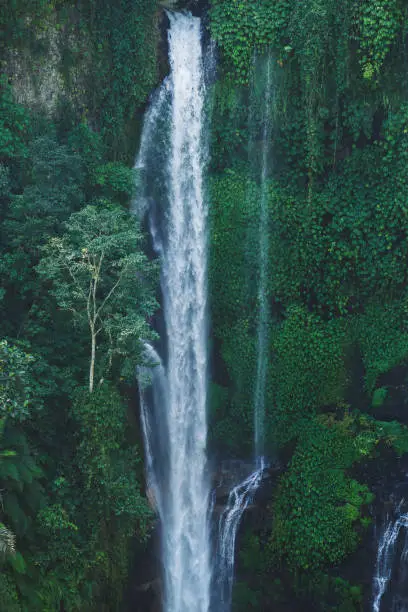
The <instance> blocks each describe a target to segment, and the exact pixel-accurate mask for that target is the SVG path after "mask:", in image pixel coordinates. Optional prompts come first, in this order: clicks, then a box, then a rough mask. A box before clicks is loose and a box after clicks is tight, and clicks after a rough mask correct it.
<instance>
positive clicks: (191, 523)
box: [135, 13, 211, 612]
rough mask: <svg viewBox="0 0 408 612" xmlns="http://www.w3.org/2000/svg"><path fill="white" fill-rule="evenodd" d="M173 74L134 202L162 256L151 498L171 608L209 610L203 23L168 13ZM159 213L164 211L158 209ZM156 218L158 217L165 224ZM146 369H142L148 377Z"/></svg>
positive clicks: (145, 399) (144, 151)
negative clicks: (163, 331) (160, 346)
mask: <svg viewBox="0 0 408 612" xmlns="http://www.w3.org/2000/svg"><path fill="white" fill-rule="evenodd" d="M168 15H169V20H170V29H169V34H168V42H169V61H170V75H169V77H167V78H166V79H165V81H164V82H163V84H162V86H161V87H160V89H159V90H158V92H156V94H155V96H154V97H153V99H152V102H151V105H150V108H149V110H148V112H147V114H146V117H145V124H144V129H143V134H142V139H141V148H140V151H139V156H138V159H137V162H136V168H137V169H138V170H139V174H140V177H139V186H138V188H139V189H138V191H139V193H138V197H137V198H136V201H135V207H136V209H139V213H143V212H145V211H146V209H147V210H148V212H149V222H150V229H151V234H152V238H153V246H154V248H155V250H156V252H157V253H158V254H159V255H160V256H161V290H162V298H163V310H164V320H165V328H166V342H165V343H164V342H163V343H162V344H165V345H166V349H165V350H161V351H160V352H162V353H163V357H162V360H161V359H160V357H159V355H158V354H157V353H156V352H155V351H154V349H153V348H152V347H149V346H147V347H146V352H147V356H148V357H149V359H150V361H151V362H152V365H153V364H154V363H156V364H159V365H156V366H155V367H152V371H151V384H152V387H153V389H152V390H150V391H149V389H148V388H146V387H145V385H146V381H145V380H140V386H141V388H142V391H141V400H142V401H141V406H142V424H143V430H144V434H145V450H146V456H147V459H146V464H147V470H148V484H149V490H150V495H151V497H153V501H154V503H155V505H156V508H157V511H158V513H159V515H160V519H161V534H162V560H163V569H164V610H165V612H193V611H194V612H207V611H208V609H209V600H210V582H211V565H210V533H209V516H208V515H209V481H208V480H207V475H206V438H207V423H206V394H207V316H206V311H207V227H206V226H207V203H206V197H205V190H204V168H205V163H206V159H207V151H206V141H207V139H206V134H205V131H206V130H205V121H204V102H205V90H206V88H205V81H204V55H203V51H202V42H201V24H200V20H199V19H198V18H195V17H192V16H191V15H190V14H179V13H169V14H168ZM157 211H159V212H160V214H156V212H157ZM159 220H160V221H159ZM145 374H147V370H146V369H143V370H141V371H139V378H140V379H142V378H143V379H145V376H144V375H145Z"/></svg>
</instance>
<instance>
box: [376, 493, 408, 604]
mask: <svg viewBox="0 0 408 612" xmlns="http://www.w3.org/2000/svg"><path fill="white" fill-rule="evenodd" d="M403 503H404V500H403V501H402V502H401V504H399V506H398V508H397V509H396V517H393V518H391V519H389V518H388V519H387V521H386V522H385V525H384V528H383V530H382V533H381V536H380V539H379V542H378V549H377V561H376V567H375V574H374V580H373V612H380V611H381V610H386V609H387V610H390V612H407V611H408V593H407V592H405V594H404V593H403V592H401V591H403V588H399V586H401V587H403V586H404V585H406V577H407V576H406V574H407V569H408V514H407V513H402V512H401V510H400V509H401V506H402V504H403ZM401 530H402V531H403V532H404V536H405V538H404V542H403V544H402V546H401V545H400V546H398V542H399V538H400V535H401ZM395 574H398V576H395ZM393 579H394V581H395V582H396V588H395V589H393V590H394V593H393V594H392V595H391V598H390V602H389V605H387V607H386V608H385V607H384V606H383V605H382V600H383V597H384V596H385V595H386V593H387V591H388V590H389V588H390V584H391V581H392V580H393ZM405 590H406V588H405ZM390 606H391V607H390Z"/></svg>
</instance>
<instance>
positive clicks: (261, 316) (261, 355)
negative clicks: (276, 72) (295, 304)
mask: <svg viewBox="0 0 408 612" xmlns="http://www.w3.org/2000/svg"><path fill="white" fill-rule="evenodd" d="M262 111H263V112H262V114H263V117H262V124H263V127H262V160H261V201H260V214H259V283H258V330H257V336H258V337H257V341H258V342H257V366H256V383H255V397H254V405H255V410H254V430H255V457H256V461H257V462H261V463H262V460H261V458H262V457H263V455H264V441H265V431H264V429H265V390H266V376H267V368H268V341H269V334H268V325H269V306H268V287H267V285H268V259H269V227H268V220H269V214H268V182H267V179H268V174H269V158H270V144H271V135H272V55H271V53H269V54H268V57H267V60H266V82H265V96H264V104H263V105H262Z"/></svg>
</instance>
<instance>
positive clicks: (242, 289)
mask: <svg viewBox="0 0 408 612" xmlns="http://www.w3.org/2000/svg"><path fill="white" fill-rule="evenodd" d="M407 9H408V5H407V3H406V2H405V1H403V0H364V1H363V2H357V1H354V0H341V1H340V2H338V1H336V2H335V1H333V0H306V1H305V2H295V3H293V2H288V1H287V0H264V1H263V2H257V1H256V0H247V1H245V2H244V1H242V0H212V2H211V8H210V27H211V33H212V35H213V37H214V38H215V40H216V42H217V43H218V47H219V56H220V62H219V67H218V81H217V83H216V84H215V86H214V92H213V95H214V100H213V118H212V138H213V140H212V159H211V178H210V193H211V204H212V209H211V251H210V258H211V259H210V287H211V305H212V324H213V333H214V337H215V339H216V340H215V343H214V351H215V357H214V363H215V364H216V367H214V370H215V371H214V378H215V383H216V384H215V386H214V389H213V393H212V412H211V416H212V422H213V423H214V424H213V426H212V429H211V436H212V443H213V445H214V447H215V448H222V449H223V452H228V453H230V454H231V455H233V456H236V457H241V456H242V455H243V454H244V455H246V456H249V455H250V454H251V452H252V448H251V442H250V440H251V439H252V437H253V432H252V428H253V404H254V402H253V398H254V385H255V378H256V367H257V364H256V334H257V331H256V330H257V323H258V316H259V314H258V313H259V306H258V299H259V298H258V292H257V291H258V288H257V282H258V281H257V279H258V278H259V268H258V266H259V263H258V261H259V257H260V250H259V249H260V246H259V244H260V241H259V219H260V215H261V212H260V207H261V195H260V194H261V189H262V185H261V172H260V169H258V173H257V174H256V173H255V174H254V163H253V159H254V155H255V156H256V155H257V154H258V153H257V151H259V149H260V147H261V146H262V139H263V133H264V131H263V127H262V126H263V123H262V122H263V116H264V115H265V113H263V112H262V105H263V104H265V99H267V95H266V77H265V74H266V73H265V65H266V64H267V62H271V61H272V66H273V69H272V73H273V76H272V89H273V94H272V96H270V95H269V98H270V99H271V105H272V106H271V109H270V115H271V117H272V119H271V124H272V125H271V126H270V130H271V133H272V139H271V142H270V149H271V160H270V163H269V169H268V175H267V185H266V189H267V193H268V196H267V201H268V219H269V221H268V225H267V226H266V227H263V228H262V229H261V231H263V232H266V233H267V235H268V242H269V250H268V285H267V287H266V291H267V295H268V300H269V309H270V313H271V317H270V322H269V330H268V354H267V364H268V365H267V367H268V377H267V388H266V411H267V422H266V434H265V435H266V443H267V449H268V450H267V455H268V456H269V457H270V458H271V459H272V460H273V459H274V458H276V457H280V458H281V460H283V461H284V462H285V467H286V470H285V473H284V474H283V475H282V476H281V478H280V481H279V485H278V487H277V489H276V491H275V496H274V500H273V502H272V503H271V504H269V506H268V517H269V518H268V520H267V522H266V525H267V526H266V527H265V526H264V528H263V529H260V528H259V526H258V527H255V528H254V529H253V530H252V532H251V530H249V531H247V538H248V539H247V543H246V544H245V543H244V549H243V552H242V556H241V557H240V560H239V566H238V582H237V585H236V593H235V603H234V606H235V609H236V610H241V609H242V610H259V609H281V608H280V607H279V606H281V607H282V609H283V610H285V609H287V608H286V607H285V604H286V605H289V602H290V601H291V599H290V597H288V593H291V597H292V601H297V598H300V600H301V601H303V603H304V602H305V601H307V602H309V605H310V606H312V607H313V608H314V609H319V610H347V611H348V612H351V611H352V610H360V606H361V601H362V600H361V597H362V592H361V589H360V588H359V586H358V585H354V586H353V585H350V584H349V583H348V582H347V581H346V580H344V579H343V577H342V574H341V569H340V570H338V569H336V570H334V569H333V568H334V567H336V568H338V567H340V568H341V562H343V561H344V560H345V559H346V558H347V557H349V556H350V555H351V554H352V553H353V552H354V551H355V550H356V549H357V547H358V545H359V543H360V542H361V540H362V539H363V538H364V534H365V533H366V532H367V527H368V525H369V520H368V519H367V504H369V503H370V502H371V501H372V495H371V493H370V492H369V490H368V488H367V485H366V484H365V483H364V482H359V481H358V480H356V479H354V478H353V476H352V473H353V470H355V467H356V466H357V465H358V464H359V463H360V462H366V461H367V460H370V459H373V458H374V457H378V456H379V455H378V453H379V450H378V449H379V448H380V447H381V445H383V444H385V445H386V446H389V445H391V446H393V447H394V449H395V452H396V453H397V454H402V453H405V452H406V449H407V447H406V441H407V436H406V421H403V422H402V423H401V422H397V421H396V420H395V418H396V416H395V413H393V405H392V401H391V395H392V389H393V387H392V385H384V380H387V378H386V377H387V376H388V375H389V374H390V373H392V372H394V371H396V369H398V368H399V370H398V371H399V372H400V374H399V377H400V378H399V382H400V384H401V385H404V384H405V383H406V364H407V359H408V344H407V340H408V335H407V331H408V328H407V312H406V308H407V297H408V296H407V289H406V288H407V281H408V278H407V269H408V268H407V259H408V251H407V245H408V242H407V229H408V228H407V225H406V223H407V193H408V189H407V188H408V184H407V181H408V164H407V162H408V159H407V146H408V136H407V134H408V128H407V123H406V122H407V117H408V115H407V99H408V90H407V84H408V81H407V78H406V68H407V64H406V43H407V38H406V36H407V24H408V21H407V17H408V15H407ZM254 92H255V93H254ZM225 261H228V269H229V275H228V277H227V276H226V275H225V272H224V270H225ZM393 384H396V383H395V382H394V383H393ZM390 392H391V395H390ZM379 408H381V410H382V412H381V414H382V415H384V413H385V411H386V409H387V408H388V409H389V416H388V417H386V419H387V420H383V421H381V422H379V421H375V418H374V415H375V411H376V410H378V409H379ZM399 414H400V413H399ZM397 418H398V417H397ZM248 559H250V561H248ZM251 564H252V566H253V571H251V568H250V566H251ZM271 575H273V576H275V578H276V580H275V582H274V583H273V586H267V585H268V584H270V583H271ZM302 598H303V599H302Z"/></svg>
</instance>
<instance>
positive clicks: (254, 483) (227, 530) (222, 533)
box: [216, 53, 272, 612]
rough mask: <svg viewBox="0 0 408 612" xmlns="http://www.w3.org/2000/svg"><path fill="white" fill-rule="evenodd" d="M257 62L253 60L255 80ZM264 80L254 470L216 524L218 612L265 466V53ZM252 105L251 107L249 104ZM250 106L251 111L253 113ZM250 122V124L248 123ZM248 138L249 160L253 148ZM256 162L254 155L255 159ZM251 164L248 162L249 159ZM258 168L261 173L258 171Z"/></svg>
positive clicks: (268, 103)
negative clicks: (241, 527) (246, 514)
mask: <svg viewBox="0 0 408 612" xmlns="http://www.w3.org/2000/svg"><path fill="white" fill-rule="evenodd" d="M256 67H257V61H256V58H255V61H254V80H255V69H256ZM264 77H265V78H264V79H263V83H264V85H263V100H262V117H261V124H262V131H261V134H262V149H261V157H260V161H259V163H258V165H257V169H256V171H255V178H256V180H259V181H260V211H259V223H258V245H259V246H258V256H259V281H258V296H257V297H258V326H257V361H256V379H255V392H254V451H255V468H256V469H255V471H254V472H253V473H252V474H251V475H250V476H249V477H248V478H246V479H245V480H243V481H242V482H241V483H239V484H238V485H237V486H235V487H233V489H232V490H231V492H230V494H229V497H228V503H227V506H226V508H225V510H224V512H223V513H222V515H221V518H220V520H219V524H218V547H217V571H216V574H217V578H216V582H217V589H216V591H217V593H219V594H220V595H219V600H220V603H219V611H220V612H229V610H230V608H231V595H232V584H233V579H234V556H235V539H236V535H237V531H238V527H239V524H240V522H241V518H242V516H243V514H244V512H245V510H246V508H247V506H248V504H249V503H250V502H251V500H252V499H253V497H254V495H255V493H256V491H257V489H258V488H259V485H260V484H261V481H262V475H263V471H264V469H265V463H264V461H265V460H264V438H265V432H264V422H265V389H266V377H267V367H268V342H269V334H268V326H269V306H268V288H267V284H268V257H269V236H268V218H269V215H268V182H267V181H268V176H269V158H270V144H271V136H272V55H271V53H269V54H268V56H267V58H266V64H265V75H264ZM251 106H252V105H251ZM251 106H250V112H252V109H251ZM250 123H251V121H250ZM253 144H254V143H252V142H251V139H250V146H249V151H250V157H252V151H251V149H252V145H253ZM254 157H255V159H256V156H254ZM250 161H251V160H250ZM259 169H260V172H259Z"/></svg>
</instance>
